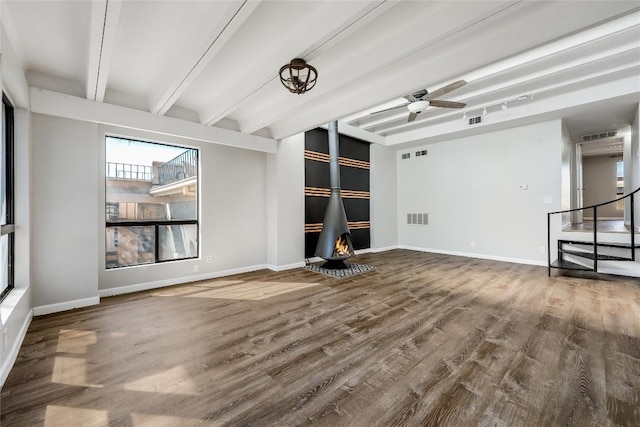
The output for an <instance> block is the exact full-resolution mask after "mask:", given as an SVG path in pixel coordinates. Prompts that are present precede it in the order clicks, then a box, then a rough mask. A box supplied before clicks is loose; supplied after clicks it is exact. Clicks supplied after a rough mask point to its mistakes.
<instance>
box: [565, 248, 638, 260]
mask: <svg viewBox="0 0 640 427" xmlns="http://www.w3.org/2000/svg"><path fill="white" fill-rule="evenodd" d="M560 252H562V253H565V254H567V255H574V256H578V257H581V258H588V259H594V258H595V256H594V253H593V252H583V251H571V250H568V249H561V250H560ZM598 261H631V259H630V258H626V257H621V256H616V255H606V254H598Z"/></svg>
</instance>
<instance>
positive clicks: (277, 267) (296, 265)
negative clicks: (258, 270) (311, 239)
mask: <svg viewBox="0 0 640 427" xmlns="http://www.w3.org/2000/svg"><path fill="white" fill-rule="evenodd" d="M304 266H305V264H304V261H300V262H294V263H293V264H285V265H272V264H268V265H267V268H268V269H269V270H271V271H285V270H293V269H294V268H302V267H304Z"/></svg>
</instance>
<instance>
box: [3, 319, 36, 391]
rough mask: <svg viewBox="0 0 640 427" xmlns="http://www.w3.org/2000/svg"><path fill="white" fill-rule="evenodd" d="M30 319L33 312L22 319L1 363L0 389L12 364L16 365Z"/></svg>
mask: <svg viewBox="0 0 640 427" xmlns="http://www.w3.org/2000/svg"><path fill="white" fill-rule="evenodd" d="M32 319H33V310H31V311H30V312H29V315H28V316H27V317H26V318H25V319H24V322H22V326H21V327H20V331H19V332H18V339H17V340H15V341H14V343H13V346H11V351H9V352H8V353H5V354H6V357H5V358H4V363H2V368H1V369H0V389H2V387H3V386H4V382H5V381H6V380H7V377H9V372H11V368H13V364H14V363H16V359H17V358H18V352H19V351H20V347H22V342H23V341H24V337H25V336H26V335H27V330H28V329H29V325H30V324H31V320H32ZM3 351H4V349H3Z"/></svg>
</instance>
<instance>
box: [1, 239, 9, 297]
mask: <svg viewBox="0 0 640 427" xmlns="http://www.w3.org/2000/svg"><path fill="white" fill-rule="evenodd" d="M8 287H9V235H8V234H5V235H4V236H2V237H1V238H0V294H1V293H2V291H4V290H5V289H7V288H8Z"/></svg>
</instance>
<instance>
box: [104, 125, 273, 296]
mask: <svg viewBox="0 0 640 427" xmlns="http://www.w3.org/2000/svg"><path fill="white" fill-rule="evenodd" d="M105 133H109V134H115V135H120V136H127V137H131V138H139V139H142V140H149V141H156V142H164V143H170V144H177V145H182V146H188V147H196V148H199V149H200V166H201V167H200V185H199V191H200V218H199V219H200V258H199V259H193V260H183V261H174V262H168V263H160V264H153V265H144V266H134V267H126V268H119V269H111V270H105V268H104V243H103V242H104V220H105V218H104V208H101V211H100V215H99V217H98V219H97V220H94V222H93V224H92V227H93V228H94V229H95V230H96V233H97V234H98V235H99V246H100V252H99V256H98V258H99V266H96V272H98V271H99V288H100V295H101V296H106V295H114V294H118V293H123V292H131V291H134V290H142V289H150V288H154V287H159V286H167V285H170V284H175V283H184V282H188V281H191V280H200V279H207V278H212V277H218V276H221V275H226V274H233V273H237V272H241V271H251V270H255V269H260V268H264V267H265V266H266V251H267V249H266V247H267V243H266V242H267V233H266V224H267V219H266V217H267V213H266V212H267V209H266V206H267V203H266V182H267V168H266V154H265V153H262V152H258V151H253V150H245V149H239V148H233V147H226V146H222V145H215V144H211V143H206V142H200V141H195V140H190V139H183V138H177V137H171V136H166V135H157V134H154V133H151V132H142V131H136V130H131V129H123V128H117V127H111V126H101V131H100V135H99V137H97V138H96V139H95V144H96V146H99V147H100V150H99V151H100V157H99V159H100V160H98V157H96V163H99V167H100V170H101V171H102V172H104V134H105ZM94 174H95V172H94ZM96 175H97V174H96ZM100 176H104V173H101V174H100ZM99 181H100V182H99V186H100V200H99V205H100V206H104V182H103V181H102V180H99ZM208 256H211V263H207V257H208Z"/></svg>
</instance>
